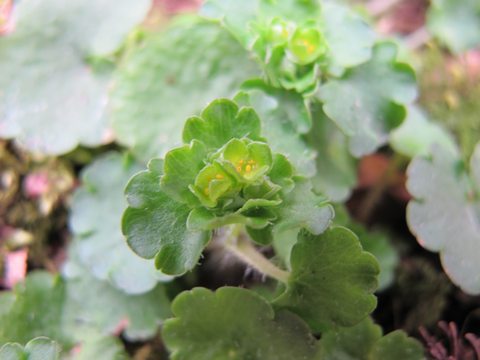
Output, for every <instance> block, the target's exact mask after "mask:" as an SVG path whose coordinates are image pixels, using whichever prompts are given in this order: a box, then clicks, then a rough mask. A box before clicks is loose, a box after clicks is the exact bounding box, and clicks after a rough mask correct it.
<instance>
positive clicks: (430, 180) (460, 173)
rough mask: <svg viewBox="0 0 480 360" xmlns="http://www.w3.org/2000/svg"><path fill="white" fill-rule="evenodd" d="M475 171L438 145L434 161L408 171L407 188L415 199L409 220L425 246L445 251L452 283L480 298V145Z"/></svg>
mask: <svg viewBox="0 0 480 360" xmlns="http://www.w3.org/2000/svg"><path fill="white" fill-rule="evenodd" d="M470 171H471V173H470V174H469V173H468V172H467V171H466V169H465V166H464V164H463V163H462V161H461V159H460V156H459V155H458V153H456V152H452V151H451V150H449V149H447V148H443V147H440V146H434V148H433V149H432V155H431V157H430V158H422V157H418V158H415V159H414V160H413V161H412V163H411V164H410V166H409V168H408V182H407V188H408V190H409V192H410V193H411V194H412V195H413V197H414V198H415V199H414V200H412V201H411V202H410V203H409V205H408V210H407V220H408V224H409V227H410V229H411V231H412V232H413V233H414V234H415V235H416V237H417V240H418V242H419V243H420V245H422V246H423V247H425V248H426V249H428V250H430V251H435V252H440V258H441V260H442V265H443V267H444V269H445V272H446V273H447V275H448V276H449V277H450V278H451V279H452V281H453V282H454V283H455V284H457V285H458V286H460V287H461V288H462V289H463V291H465V292H467V293H470V294H480V262H479V257H478V256H479V255H478V254H480V203H479V201H478V193H479V189H480V144H477V146H476V149H475V152H474V154H473V155H472V158H471V163H470ZM475 193H476V194H477V196H475Z"/></svg>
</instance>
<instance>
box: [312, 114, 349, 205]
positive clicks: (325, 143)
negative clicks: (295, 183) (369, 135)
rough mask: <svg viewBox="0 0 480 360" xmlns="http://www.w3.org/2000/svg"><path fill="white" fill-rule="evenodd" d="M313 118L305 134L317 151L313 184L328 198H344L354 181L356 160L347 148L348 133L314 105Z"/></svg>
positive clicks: (316, 189) (346, 196)
mask: <svg viewBox="0 0 480 360" xmlns="http://www.w3.org/2000/svg"><path fill="white" fill-rule="evenodd" d="M313 119H314V122H313V128H312V131H311V132H310V134H309V135H308V138H309V141H308V142H309V143H310V144H313V145H314V146H315V150H316V152H317V156H316V158H315V162H316V168H317V173H316V174H315V176H314V177H313V178H312V184H313V187H314V189H315V191H318V192H320V193H322V194H325V195H326V196H327V197H328V198H329V199H330V200H331V201H334V202H341V201H345V200H346V199H347V198H348V197H349V196H350V193H351V191H352V189H353V187H354V186H355V185H356V183H357V166H356V160H355V158H354V157H353V156H352V155H351V154H350V152H349V150H348V142H347V137H346V136H345V135H344V134H343V132H341V131H340V130H339V129H338V127H336V126H335V124H333V123H332V121H330V119H329V118H328V117H327V116H326V115H325V113H324V112H323V111H321V110H319V109H315V110H314V111H313Z"/></svg>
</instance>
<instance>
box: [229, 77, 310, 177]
mask: <svg viewBox="0 0 480 360" xmlns="http://www.w3.org/2000/svg"><path fill="white" fill-rule="evenodd" d="M236 100H237V101H238V102H242V103H245V104H246V105H249V106H252V107H253V108H254V109H255V111H256V112H257V113H258V115H259V117H260V119H261V120H262V121H261V124H262V135H263V136H264V137H265V138H266V139H267V142H268V144H269V145H270V147H271V149H272V151H273V152H279V153H281V154H283V155H285V156H286V157H287V158H288V160H289V161H290V162H291V163H292V164H294V166H295V168H296V170H297V171H298V172H299V173H301V174H303V175H305V176H312V175H313V174H315V160H314V158H315V152H314V151H313V150H312V149H311V148H310V147H309V146H308V145H307V144H306V142H305V141H304V140H303V138H302V135H301V134H302V133H305V132H307V131H308V130H309V129H310V127H311V124H312V119H311V117H310V113H309V110H308V108H307V106H306V104H305V101H304V99H303V97H302V96H301V95H299V94H297V93H295V92H293V91H284V90H278V89H274V88H271V87H269V86H267V85H266V84H265V83H263V82H262V81H257V80H253V81H249V82H247V83H245V84H244V86H243V90H242V92H241V93H240V94H238V95H237V97H236Z"/></svg>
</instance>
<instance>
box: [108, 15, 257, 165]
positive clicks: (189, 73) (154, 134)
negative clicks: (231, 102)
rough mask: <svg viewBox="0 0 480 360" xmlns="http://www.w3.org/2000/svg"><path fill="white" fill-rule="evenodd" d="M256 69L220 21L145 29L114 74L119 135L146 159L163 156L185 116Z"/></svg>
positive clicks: (174, 142)
mask: <svg viewBox="0 0 480 360" xmlns="http://www.w3.org/2000/svg"><path fill="white" fill-rule="evenodd" d="M257 74H258V70H257V68H256V65H255V64H254V63H253V62H252V61H250V60H249V59H248V56H247V54H246V52H245V51H244V50H243V49H242V47H241V46H240V45H239V44H238V43H237V42H236V41H235V39H233V38H232V37H231V35H230V34H229V33H228V32H226V31H225V30H224V29H222V28H221V27H220V26H219V25H218V24H214V23H209V22H204V21H200V20H199V19H198V18H193V19H192V18H190V19H183V21H179V22H176V23H174V24H173V25H171V26H170V27H169V28H168V29H167V30H166V31H163V32H159V33H147V34H146V35H145V39H144V40H143V41H142V42H141V43H140V44H139V45H138V46H136V47H133V48H131V49H130V51H129V53H128V55H127V56H126V58H125V59H124V60H123V62H122V64H121V65H120V67H119V69H118V70H117V73H116V76H115V81H114V87H113V93H112V100H111V108H112V113H111V118H112V121H113V126H114V129H115V131H116V133H117V135H118V139H119V141H120V142H121V143H122V144H124V145H127V146H128V147H130V148H132V149H133V151H134V153H135V154H136V155H138V156H139V157H140V158H141V159H143V160H148V159H150V158H151V157H154V156H163V155H164V154H165V153H166V152H167V151H168V150H170V149H171V148H172V147H175V146H178V145H180V144H181V140H182V139H181V133H182V128H183V125H184V119H185V118H187V117H189V116H192V115H195V114H196V113H197V112H199V111H200V110H201V109H202V108H203V107H204V106H205V105H206V104H207V103H208V102H209V101H212V100H214V99H215V98H218V97H228V96H231V95H233V94H234V92H235V91H236V90H237V89H238V87H239V86H240V84H241V83H242V82H243V81H244V80H245V79H248V78H249V77H252V76H254V75H257Z"/></svg>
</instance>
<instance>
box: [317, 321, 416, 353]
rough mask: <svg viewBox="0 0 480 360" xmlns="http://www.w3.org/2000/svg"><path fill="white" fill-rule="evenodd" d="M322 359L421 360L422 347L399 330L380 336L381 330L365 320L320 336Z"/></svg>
mask: <svg viewBox="0 0 480 360" xmlns="http://www.w3.org/2000/svg"><path fill="white" fill-rule="evenodd" d="M320 344H321V357H320V358H321V359H322V360H384V359H392V360H397V359H398V360H423V359H425V356H424V354H423V346H422V345H421V343H420V342H418V341H417V340H415V339H413V338H409V337H407V336H406V334H405V333H404V332H403V331H401V330H398V331H394V332H391V333H389V334H387V335H385V336H382V329H381V328H380V327H379V326H378V325H376V324H374V323H373V321H372V320H371V319H370V318H366V319H365V320H363V321H362V322H360V323H359V324H357V325H355V326H353V327H350V328H342V329H339V330H337V331H330V332H327V333H325V334H323V335H322V339H321V341H320Z"/></svg>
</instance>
